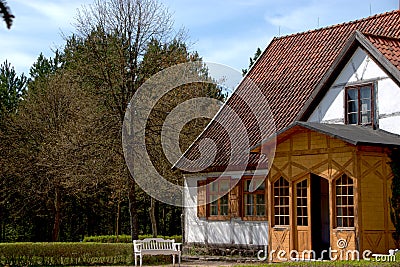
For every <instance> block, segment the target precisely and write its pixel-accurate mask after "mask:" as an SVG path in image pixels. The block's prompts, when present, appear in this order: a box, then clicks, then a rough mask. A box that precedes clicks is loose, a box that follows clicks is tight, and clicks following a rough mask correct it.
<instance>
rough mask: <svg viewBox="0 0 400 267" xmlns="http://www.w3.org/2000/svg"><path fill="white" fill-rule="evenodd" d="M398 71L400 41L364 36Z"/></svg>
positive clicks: (369, 35)
mask: <svg viewBox="0 0 400 267" xmlns="http://www.w3.org/2000/svg"><path fill="white" fill-rule="evenodd" d="M364 35H365V36H366V38H367V39H368V41H370V42H371V43H372V44H373V45H374V46H375V47H376V48H377V49H378V50H379V52H381V53H382V54H383V55H384V56H385V57H386V58H387V59H388V60H389V61H390V62H391V63H392V64H393V65H394V66H395V67H396V68H397V69H398V70H400V39H399V38H393V37H388V36H378V35H372V34H364Z"/></svg>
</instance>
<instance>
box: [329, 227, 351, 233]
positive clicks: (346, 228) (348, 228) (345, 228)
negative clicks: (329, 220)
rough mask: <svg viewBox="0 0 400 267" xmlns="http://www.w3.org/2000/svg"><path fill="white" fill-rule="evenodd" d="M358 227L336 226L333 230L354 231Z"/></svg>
mask: <svg viewBox="0 0 400 267" xmlns="http://www.w3.org/2000/svg"><path fill="white" fill-rule="evenodd" d="M355 229H356V228H355V227H336V228H333V231H338V232H341V231H354V230H355Z"/></svg>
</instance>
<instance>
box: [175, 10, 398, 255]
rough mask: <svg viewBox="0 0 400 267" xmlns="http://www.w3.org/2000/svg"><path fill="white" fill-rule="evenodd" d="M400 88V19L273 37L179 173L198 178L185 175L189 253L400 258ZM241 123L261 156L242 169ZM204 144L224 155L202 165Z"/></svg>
mask: <svg viewBox="0 0 400 267" xmlns="http://www.w3.org/2000/svg"><path fill="white" fill-rule="evenodd" d="M249 81H251V83H254V85H255V86H256V87H257V90H259V91H257V90H255V89H254V86H251V85H250V83H249ZM399 86H400V11H397V10H396V11H392V12H387V13H384V14H379V15H375V16H371V17H368V18H364V19H361V20H357V21H352V22H348V23H343V24H339V25H334V26H330V27H326V28H321V29H317V30H312V31H308V32H302V33H298V34H293V35H289V36H284V37H278V38H274V39H273V40H272V41H271V43H270V44H269V46H268V47H267V48H266V49H265V50H264V52H263V53H262V55H261V56H260V58H259V59H258V60H257V62H256V63H255V65H254V66H253V67H252V68H251V69H250V71H249V72H248V74H247V75H246V77H245V79H243V81H242V82H241V83H240V84H239V86H238V87H237V88H236V90H235V92H234V93H233V95H232V96H231V97H230V98H229V99H228V100H227V102H226V103H225V105H224V106H223V107H222V108H221V110H220V112H219V113H218V114H217V115H216V117H215V118H214V119H213V120H212V121H211V122H210V124H209V125H208V126H207V128H206V129H205V130H204V131H203V132H202V134H201V135H200V136H199V138H198V139H197V140H196V141H195V142H194V143H193V144H192V146H191V147H190V148H189V149H188V150H187V151H186V152H185V154H184V156H185V158H187V159H188V160H186V161H183V160H180V161H178V162H177V164H176V167H178V168H182V169H190V168H193V169H196V170H197V171H196V172H189V171H186V172H185V190H184V201H185V203H184V204H185V207H186V208H185V210H184V224H185V229H184V240H185V243H186V244H187V245H203V246H220V247H245V248H263V246H264V245H268V250H269V251H270V252H271V251H279V250H284V251H286V252H287V254H289V252H290V251H291V250H296V251H298V252H299V253H301V252H304V251H308V250H314V251H315V252H316V253H317V255H320V254H318V253H321V252H322V251H323V250H328V249H329V248H330V249H331V250H338V251H352V250H358V251H360V253H361V252H363V251H365V250H370V251H372V252H374V253H387V251H388V249H390V248H394V247H395V243H394V240H393V238H392V232H393V231H394V226H393V224H392V222H391V220H390V205H389V197H390V195H391V189H390V186H391V179H392V177H393V175H392V171H391V168H390V165H389V162H390V157H389V156H390V153H391V151H393V149H397V148H398V147H400V136H399V134H400V87H399ZM255 92H257V93H255ZM260 92H261V93H260ZM243 96H249V97H248V99H247V100H243ZM254 107H255V108H256V109H257V110H269V111H270V115H271V114H272V116H273V120H274V126H273V127H271V128H270V129H272V128H273V131H271V130H270V129H269V130H267V131H262V130H261V129H260V128H261V127H260V120H261V121H268V124H270V121H269V120H271V118H270V117H269V115H268V114H261V115H257V114H255V113H254V112H253V110H252V108H254ZM228 109H229V110H231V111H234V113H235V114H236V115H237V118H232V116H230V115H229V114H230V113H229V112H227V111H228ZM238 118H239V119H240V120H241V122H242V123H243V125H244V127H245V129H246V133H247V137H248V145H247V148H248V151H250V150H251V153H247V152H248V151H242V153H243V156H242V157H237V156H235V157H234V159H233V160H232V158H231V157H232V155H237V153H238V152H237V151H236V152H235V153H236V154H235V153H230V152H229V151H231V150H232V148H233V147H234V146H236V144H235V143H234V142H232V140H231V139H230V132H228V131H227V130H226V129H223V127H222V126H221V124H220V123H218V121H219V122H221V121H226V122H228V123H234V122H235V120H238ZM206 139H211V140H213V141H214V145H215V147H216V152H215V153H216V156H215V158H214V160H213V161H212V163H211V164H208V165H207V166H202V165H201V164H202V163H201V162H202V161H201V160H198V159H199V157H200V154H201V153H200V152H201V151H202V152H203V154H201V156H204V152H207V151H208V150H212V149H211V147H207V144H208V143H203V144H202V146H203V147H200V144H201V141H202V140H206ZM239 152H240V151H239ZM239 154H240V153H239ZM265 155H267V156H265ZM198 170H201V171H198ZM217 178H218V179H217Z"/></svg>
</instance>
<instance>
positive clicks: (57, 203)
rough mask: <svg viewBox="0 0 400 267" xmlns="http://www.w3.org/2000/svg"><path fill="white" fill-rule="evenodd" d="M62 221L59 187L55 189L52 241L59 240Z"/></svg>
mask: <svg viewBox="0 0 400 267" xmlns="http://www.w3.org/2000/svg"><path fill="white" fill-rule="evenodd" d="M60 222H61V194H60V190H59V189H58V188H56V189H55V196H54V225H53V235H52V241H53V242H57V241H58V236H59V233H60Z"/></svg>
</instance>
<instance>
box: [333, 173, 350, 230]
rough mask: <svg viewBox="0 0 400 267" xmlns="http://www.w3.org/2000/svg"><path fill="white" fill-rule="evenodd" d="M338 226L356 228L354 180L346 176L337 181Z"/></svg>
mask: <svg viewBox="0 0 400 267" xmlns="http://www.w3.org/2000/svg"><path fill="white" fill-rule="evenodd" d="M336 226H337V227H354V193H353V180H352V179H351V178H349V177H348V176H347V175H346V174H343V175H342V176H341V177H340V178H339V179H337V180H336Z"/></svg>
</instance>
